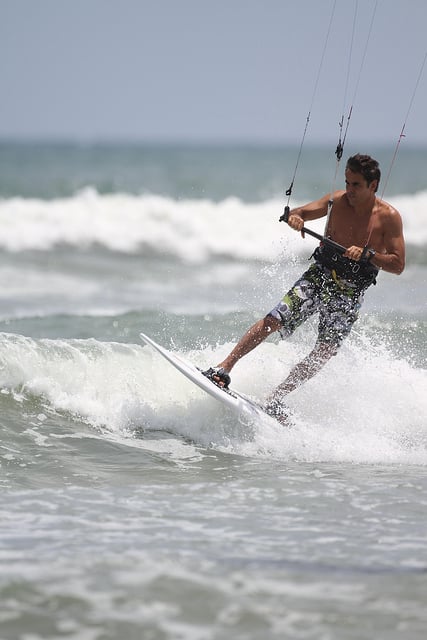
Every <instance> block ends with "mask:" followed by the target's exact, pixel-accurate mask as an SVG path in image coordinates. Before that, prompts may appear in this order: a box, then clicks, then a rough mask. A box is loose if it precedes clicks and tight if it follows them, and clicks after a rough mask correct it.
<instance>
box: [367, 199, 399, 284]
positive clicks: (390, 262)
mask: <svg viewBox="0 0 427 640" xmlns="http://www.w3.org/2000/svg"><path fill="white" fill-rule="evenodd" d="M384 247H385V251H378V252H377V253H376V254H375V256H374V257H373V258H372V263H373V264H374V265H375V266H376V267H379V268H380V269H384V271H388V272H389V273H394V274H396V275H399V274H401V273H402V271H403V270H404V268H405V240H404V238H403V225H402V218H401V217H400V214H399V213H398V212H397V211H396V209H392V211H391V213H390V215H389V219H388V221H387V224H386V227H385V232H384ZM374 249H375V247H374Z"/></svg>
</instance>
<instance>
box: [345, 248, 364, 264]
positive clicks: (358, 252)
mask: <svg viewBox="0 0 427 640" xmlns="http://www.w3.org/2000/svg"><path fill="white" fill-rule="evenodd" d="M362 253H363V248H362V247H355V246H352V247H349V248H348V249H347V251H346V252H345V253H344V254H343V255H344V257H345V258H350V260H355V261H356V262H358V261H359V260H360V258H361V257H362Z"/></svg>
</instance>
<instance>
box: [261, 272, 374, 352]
mask: <svg viewBox="0 0 427 640" xmlns="http://www.w3.org/2000/svg"><path fill="white" fill-rule="evenodd" d="M363 293H364V292H363V291H361V290H360V287H358V286H357V285H355V284H354V283H352V282H350V281H348V280H343V279H341V278H337V277H336V275H335V274H334V273H333V272H331V271H330V270H329V269H327V268H326V267H323V266H322V265H320V264H318V263H314V264H312V265H311V266H310V267H309V269H307V271H306V272H305V273H303V275H302V276H301V278H299V279H298V280H297V281H296V282H295V284H294V286H293V287H292V288H291V289H290V290H289V291H288V293H287V294H286V295H285V297H284V298H283V299H282V300H281V301H280V302H279V303H278V304H277V305H276V306H275V307H274V309H272V310H271V311H270V312H269V313H268V314H267V315H269V316H273V318H276V319H277V320H279V321H280V322H281V323H282V328H281V330H280V334H281V336H282V338H286V337H288V336H290V335H291V334H292V333H293V332H294V331H295V329H296V328H297V327H299V326H300V325H301V324H302V323H303V322H305V320H307V319H308V318H309V317H310V316H312V315H313V314H314V313H319V328H318V342H322V343H328V344H333V345H335V346H336V347H339V345H340V344H341V342H342V341H343V340H344V338H346V337H347V336H348V334H349V333H350V331H351V328H352V326H353V324H354V323H355V322H356V320H357V318H358V315H359V309H360V307H361V305H362V302H363Z"/></svg>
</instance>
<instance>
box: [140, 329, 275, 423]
mask: <svg viewBox="0 0 427 640" xmlns="http://www.w3.org/2000/svg"><path fill="white" fill-rule="evenodd" d="M139 335H140V338H141V340H142V341H143V342H145V343H146V344H148V345H150V346H151V347H153V349H155V350H156V351H157V352H158V353H159V354H160V355H161V356H163V358H165V360H167V361H168V362H169V363H170V364H171V365H173V366H174V367H175V369H177V370H178V371H180V372H181V373H182V374H183V375H184V376H185V377H186V378H188V379H189V380H191V382H193V383H194V384H195V385H197V386H198V387H200V389H203V391H206V393H208V394H209V395H210V396H212V397H213V398H215V400H218V401H219V402H222V404H224V405H225V406H227V407H228V408H229V409H232V410H233V411H234V412H235V413H237V414H238V415H241V414H244V415H245V416H247V417H249V418H250V419H253V420H260V419H263V418H264V419H265V418H266V416H267V415H268V414H267V413H266V412H265V411H264V410H263V408H262V407H261V405H259V404H258V403H257V402H255V401H254V400H252V399H251V398H249V397H248V396H246V395H245V394H243V393H240V392H239V391H235V390H234V389H230V388H228V389H224V388H223V387H219V386H218V385H216V384H215V383H214V382H212V380H209V378H207V377H206V376H205V375H203V373H202V371H201V369H198V368H197V367H196V366H195V365H194V364H192V363H191V362H188V361H187V360H185V359H184V358H183V357H182V356H178V355H177V354H176V353H172V352H171V351H168V350H167V349H165V348H164V347H162V346H161V345H160V344H157V342H155V341H154V340H153V339H152V338H149V337H148V336H146V335H145V333H140V334H139Z"/></svg>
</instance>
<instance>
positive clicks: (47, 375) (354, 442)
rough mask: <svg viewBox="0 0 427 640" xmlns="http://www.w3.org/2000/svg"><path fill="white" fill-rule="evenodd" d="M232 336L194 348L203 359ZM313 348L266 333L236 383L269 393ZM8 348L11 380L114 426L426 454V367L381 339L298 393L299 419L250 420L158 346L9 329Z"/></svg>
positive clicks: (329, 452) (307, 455)
mask: <svg viewBox="0 0 427 640" xmlns="http://www.w3.org/2000/svg"><path fill="white" fill-rule="evenodd" d="M230 346H231V345H222V346H221V347H218V348H216V349H212V348H206V349H205V350H203V351H197V352H191V353H187V354H184V355H185V356H187V357H188V358H190V359H191V360H192V361H193V362H194V363H195V364H197V365H198V366H202V367H203V366H208V365H210V364H212V363H215V362H217V361H219V359H220V358H221V357H222V356H223V355H224V354H225V352H227V351H228V350H229V348H230ZM306 351H307V346H306V345H302V344H298V343H296V342H287V343H280V344H278V345H277V344H274V343H271V342H267V343H264V344H263V345H261V346H260V347H259V348H258V349H257V350H255V351H254V352H252V353H251V354H249V355H248V356H247V358H246V359H245V364H243V363H239V365H238V366H237V367H236V369H235V370H234V371H233V384H234V385H235V386H236V388H239V389H241V390H242V391H245V392H246V393H249V394H253V395H254V396H256V397H257V398H258V399H259V400H261V401H262V400H264V399H265V398H266V396H267V395H268V394H269V393H270V392H271V390H272V389H273V388H274V386H275V385H276V384H278V383H279V382H280V381H282V380H283V378H284V377H285V376H286V374H287V372H288V371H289V369H290V367H291V366H292V364H293V363H294V362H296V361H297V360H299V359H300V358H301V357H302V356H303V355H305V353H306ZM0 357H1V359H2V362H3V367H2V369H1V370H0V387H2V388H3V389H9V390H11V391H13V392H14V393H18V394H20V397H22V395H23V396H24V397H25V396H28V395H30V396H34V395H35V396H37V397H39V398H40V399H42V400H43V402H46V403H47V405H48V406H50V407H51V408H53V409H54V410H56V411H65V412H67V413H69V414H71V415H74V416H76V418H77V419H78V420H79V421H80V420H84V421H86V422H87V423H89V424H92V425H93V426H94V427H96V428H102V429H106V431H107V433H110V434H111V435H116V436H117V435H120V436H123V435H127V436H129V434H130V437H131V438H132V437H137V434H138V433H140V432H141V430H144V429H147V428H148V429H150V430H154V431H155V430H167V431H170V432H173V433H175V434H176V435H178V436H180V437H184V438H189V439H191V440H192V441H193V442H194V443H195V444H196V445H199V446H204V447H206V446H212V447H214V448H216V449H219V450H222V451H228V452H231V453H233V454H238V455H243V456H250V457H269V458H271V457H275V458H278V459H283V460H290V459H297V460H303V461H347V462H348V461H350V462H354V463H384V464H388V463H404V464H421V465H426V464H427V425H426V422H425V415H427V395H426V394H425V389H426V388H427V386H426V383H427V371H426V370H425V369H420V368H414V367H413V366H411V365H410V364H409V363H408V362H406V361H404V360H398V359H394V358H393V357H392V356H391V355H390V354H389V353H388V352H387V349H386V348H385V347H381V346H378V345H376V346H373V345H371V346H369V345H368V346H367V344H366V343H365V344H363V345H360V344H357V341H352V340H349V341H348V342H347V343H346V345H345V346H343V348H342V350H341V351H340V353H339V354H338V355H337V356H336V357H335V358H333V360H332V361H331V362H330V363H328V365H327V366H326V367H325V369H324V370H323V372H322V373H320V374H319V375H318V376H316V377H315V378H313V380H311V381H310V382H308V383H306V384H305V385H304V386H303V387H301V389H299V390H298V391H297V392H295V393H294V394H292V395H291V396H289V398H288V405H289V407H290V409H291V412H292V427H291V428H284V427H282V426H280V425H279V424H278V423H276V422H275V421H274V420H272V419H270V418H268V417H267V418H266V419H265V421H264V422H263V423H262V424H249V423H248V422H247V420H246V419H244V417H243V418H242V419H241V420H240V421H239V420H238V419H237V418H236V416H234V415H233V414H231V413H230V412H229V411H228V410H227V409H225V408H224V407H223V406H222V405H221V404H220V403H218V402H217V401H215V400H214V399H213V398H210V397H207V396H206V394H204V393H203V392H202V391H201V390H199V389H198V388H195V387H194V386H193V385H191V383H190V382H189V381H187V380H186V379H185V378H184V377H183V376H181V375H179V374H178V373H177V372H176V371H175V370H174V369H173V368H172V367H171V366H170V365H169V364H168V363H166V362H165V361H164V360H162V359H161V358H160V357H159V356H158V355H156V354H155V353H154V352H153V350H151V349H150V348H149V347H142V346H139V345H124V344H117V343H101V342H98V341H96V340H72V341H67V340H33V339H31V338H25V337H23V336H17V335H10V334H0ZM39 411H40V410H39V409H38V412H39ZM133 434H135V436H134V435H133ZM193 453H194V452H193ZM192 455H193V454H192ZM178 457H182V454H180V456H178Z"/></svg>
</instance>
